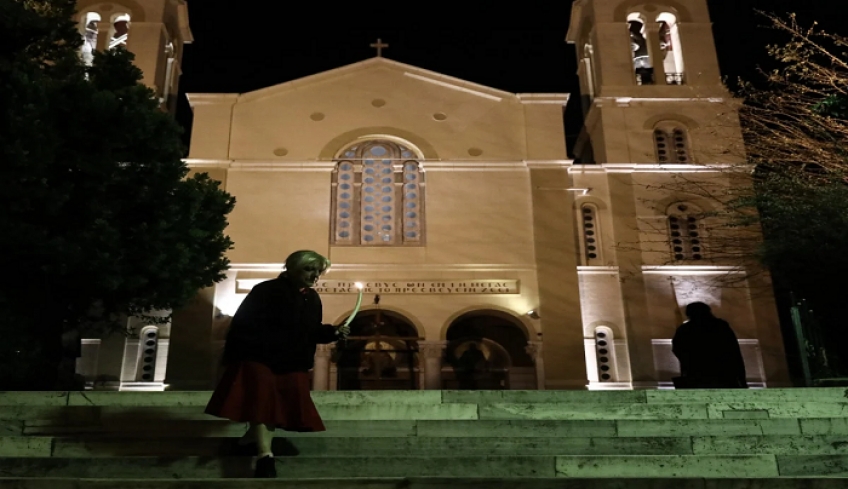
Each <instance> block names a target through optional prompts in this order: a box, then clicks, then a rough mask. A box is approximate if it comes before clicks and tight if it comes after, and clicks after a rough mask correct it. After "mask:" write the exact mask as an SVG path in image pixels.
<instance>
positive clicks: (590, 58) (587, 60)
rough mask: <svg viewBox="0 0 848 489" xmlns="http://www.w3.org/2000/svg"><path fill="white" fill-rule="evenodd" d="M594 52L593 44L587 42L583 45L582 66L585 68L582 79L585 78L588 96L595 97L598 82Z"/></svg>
mask: <svg viewBox="0 0 848 489" xmlns="http://www.w3.org/2000/svg"><path fill="white" fill-rule="evenodd" d="M594 54H595V53H594V49H593V48H592V45H591V44H589V43H586V45H585V46H583V63H582V66H581V68H582V69H583V77H582V79H583V80H585V82H584V85H585V93H586V95H587V96H589V98H594V97H595V83H597V80H595V56H594Z"/></svg>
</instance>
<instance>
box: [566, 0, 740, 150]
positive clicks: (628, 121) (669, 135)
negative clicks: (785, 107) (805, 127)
mask: <svg viewBox="0 0 848 489" xmlns="http://www.w3.org/2000/svg"><path fill="white" fill-rule="evenodd" d="M567 41H568V42H569V43H571V44H574V45H575V47H576V49H577V57H578V60H579V63H580V64H579V67H578V74H579V78H580V88H581V93H582V95H583V96H582V105H583V112H584V116H585V125H584V130H583V133H582V134H581V136H580V138H579V140H578V143H577V146H576V147H575V155H576V160H577V161H578V162H581V163H660V164H676V163H678V164H690V163H697V164H710V163H736V162H741V161H744V160H743V159H742V158H743V155H744V151H742V148H741V132H740V130H739V122H738V118H737V116H736V109H735V107H736V102H735V101H734V100H733V99H732V97H731V95H730V93H729V92H728V91H727V89H726V88H725V87H724V85H723V84H722V81H721V73H720V72H719V66H718V58H717V55H716V50H715V42H714V39H713V34H712V23H711V22H710V16H709V11H708V9H707V2H706V0H659V1H652V0H636V1H634V0H612V1H610V0H577V1H575V2H574V5H573V7H572V17H571V25H570V27H569V31H568V36H567ZM728 145H731V146H733V147H732V148H728Z"/></svg>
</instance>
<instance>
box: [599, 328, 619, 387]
mask: <svg viewBox="0 0 848 489" xmlns="http://www.w3.org/2000/svg"><path fill="white" fill-rule="evenodd" d="M613 348H614V345H613V336H612V329H610V328H608V327H606V326H598V327H597V328H595V355H596V358H597V362H598V380H600V381H601V382H615V381H616V378H615V350H614V349H613Z"/></svg>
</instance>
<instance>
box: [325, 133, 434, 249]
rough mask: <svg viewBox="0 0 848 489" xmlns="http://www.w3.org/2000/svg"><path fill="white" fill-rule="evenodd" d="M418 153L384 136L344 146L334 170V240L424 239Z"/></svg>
mask: <svg viewBox="0 0 848 489" xmlns="http://www.w3.org/2000/svg"><path fill="white" fill-rule="evenodd" d="M420 158H421V155H420V153H419V152H418V151H417V150H413V149H411V145H410V146H406V145H403V144H399V143H396V142H394V141H390V140H386V139H374V140H367V141H362V142H359V143H356V144H354V145H352V146H349V147H348V148H346V149H345V150H343V151H342V152H341V154H340V155H339V157H338V158H337V160H338V163H337V164H336V169H335V171H334V172H333V194H332V195H333V203H332V205H333V211H334V212H333V216H334V219H333V238H332V242H333V244H335V245H354V246H403V245H420V244H422V243H423V242H424V187H425V182H424V172H423V170H422V169H421V165H420V163H419V161H418V160H419V159H420Z"/></svg>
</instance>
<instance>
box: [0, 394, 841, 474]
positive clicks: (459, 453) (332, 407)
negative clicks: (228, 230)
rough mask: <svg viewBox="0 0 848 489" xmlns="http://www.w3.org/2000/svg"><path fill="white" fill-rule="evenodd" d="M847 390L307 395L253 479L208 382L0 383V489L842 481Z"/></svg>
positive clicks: (237, 430) (237, 429)
mask: <svg viewBox="0 0 848 489" xmlns="http://www.w3.org/2000/svg"><path fill="white" fill-rule="evenodd" d="M847 395H848V392H846V389H844V388H810V389H764V390H723V391H694V390H691V391H607V392H598V391H594V392H591V391H479V392H468V391H381V392H315V393H313V398H314V399H315V402H316V404H317V405H318V409H319V410H320V412H321V414H322V416H323V417H324V419H325V424H326V425H327V429H328V430H327V431H326V432H323V433H312V434H305V433H304V434H301V433H286V434H283V433H280V434H281V435H282V436H285V437H286V438H278V439H276V440H275V446H274V451H275V453H276V454H278V455H279V456H278V458H277V471H278V473H279V476H280V478H279V479H277V480H264V481H257V480H253V479H248V478H249V477H250V476H251V475H252V464H253V460H252V458H251V457H240V456H235V455H234V452H233V450H234V441H235V438H237V437H239V436H241V435H242V434H243V432H244V429H245V427H244V425H243V424H239V423H229V422H227V421H223V420H218V419H216V418H212V417H209V416H206V415H204V414H203V413H202V411H203V407H204V406H205V404H206V402H207V401H208V399H209V396H210V393H209V392H151V393H145V392H121V393H118V392H70V393H67V392H3V393H0V487H3V488H5V487H13V488H15V489H31V488H32V489H34V488H38V489H41V488H44V489H65V488H74V489H77V488H80V489H81V488H102V489H106V488H109V489H113V488H124V487H127V488H151V489H152V488H154V487H156V488H163V487H165V488H174V489H176V488H180V489H184V488H189V487H191V488H198V489H199V488H207V487H208V488H216V489H217V488H236V487H238V488H241V487H245V488H247V487H258V486H255V485H256V484H259V485H261V486H262V487H266V486H268V487H271V486H273V487H286V488H316V489H317V488H322V489H324V488H331V489H347V488H357V489H378V488H379V489H389V488H401V487H403V488H416V489H418V488H427V489H436V488H439V489H445V488H466V487H467V488H475V489H482V488H485V489H501V488H503V489H506V488H510V489H512V488H533V489H547V488H551V489H553V488H557V489H562V488H581V489H583V488H586V489H613V488H616V489H623V488H627V489H648V488H650V489H660V488H662V489H666V488H669V489H671V488H675V489H677V488H680V489H690V488H691V489H759V488H763V489H765V488H768V489H784V488H786V489H788V488H793V489H795V488H799V489H800V488H804V489H806V488H810V489H824V488H827V489H831V488H834V489H835V488H840V489H845V488H848V397H846V396H847ZM296 454H297V455H296ZM295 455H296V456H295Z"/></svg>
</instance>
